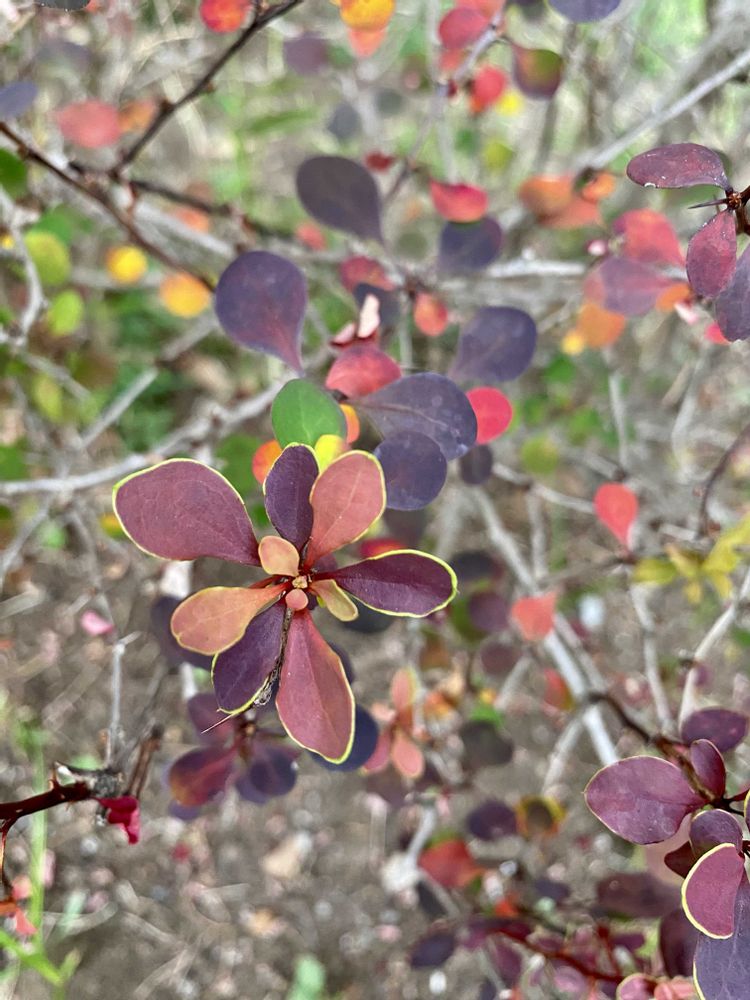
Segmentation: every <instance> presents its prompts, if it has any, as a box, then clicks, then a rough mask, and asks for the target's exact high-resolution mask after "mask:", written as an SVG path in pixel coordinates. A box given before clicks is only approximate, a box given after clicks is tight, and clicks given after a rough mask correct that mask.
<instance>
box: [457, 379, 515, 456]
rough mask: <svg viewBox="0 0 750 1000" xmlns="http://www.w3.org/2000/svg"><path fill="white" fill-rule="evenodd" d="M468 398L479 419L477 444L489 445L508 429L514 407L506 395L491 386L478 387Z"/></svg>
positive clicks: (467, 395) (468, 393)
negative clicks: (489, 442)
mask: <svg viewBox="0 0 750 1000" xmlns="http://www.w3.org/2000/svg"><path fill="white" fill-rule="evenodd" d="M466 397H467V399H468V400H469V402H470V403H471V407H472V409H473V410H474V413H475V414H476V417H477V441H476V443H477V444H487V442H488V441H493V440H494V439H495V438H496V437H499V436H500V435H501V434H503V433H504V432H505V431H506V430H507V429H508V425H509V424H510V422H511V420H512V419H513V407H512V405H511V402H510V400H509V399H508V397H507V396H506V395H505V393H503V392H500V390H499V389H494V388H492V387H491V386H478V387H477V388H476V389H469V391H468V392H467V393H466Z"/></svg>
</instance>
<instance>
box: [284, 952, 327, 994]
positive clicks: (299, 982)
mask: <svg viewBox="0 0 750 1000" xmlns="http://www.w3.org/2000/svg"><path fill="white" fill-rule="evenodd" d="M325 984H326V970H325V968H324V967H323V965H322V964H321V963H320V962H319V961H318V959H317V958H315V956H314V955H300V957H299V958H298V959H297V964H296V966H295V969H294V980H293V982H292V988H291V989H290V990H289V993H288V994H287V1000H322V997H323V990H324V989H325Z"/></svg>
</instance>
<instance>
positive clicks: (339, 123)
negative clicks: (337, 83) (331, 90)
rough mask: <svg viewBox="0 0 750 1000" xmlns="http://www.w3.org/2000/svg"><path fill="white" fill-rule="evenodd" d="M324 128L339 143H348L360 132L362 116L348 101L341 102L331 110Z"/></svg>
mask: <svg viewBox="0 0 750 1000" xmlns="http://www.w3.org/2000/svg"><path fill="white" fill-rule="evenodd" d="M326 128H327V129H328V131H329V132H330V133H331V135H332V136H333V137H334V139H338V141H339V142H349V141H350V140H351V139H353V138H354V137H355V136H356V135H359V133H360V132H361V131H362V116H361V115H360V113H359V111H357V109H356V108H355V107H354V105H353V104H350V103H349V102H348V101H342V102H341V103H340V104H337V105H336V107H335V108H334V109H333V113H332V114H331V117H330V118H329V119H328V122H327V124H326Z"/></svg>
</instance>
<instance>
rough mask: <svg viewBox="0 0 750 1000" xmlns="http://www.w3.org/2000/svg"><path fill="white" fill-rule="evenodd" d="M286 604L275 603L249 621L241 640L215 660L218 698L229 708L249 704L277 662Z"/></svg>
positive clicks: (214, 675)
mask: <svg viewBox="0 0 750 1000" xmlns="http://www.w3.org/2000/svg"><path fill="white" fill-rule="evenodd" d="M284 612H285V608H284V606H283V605H282V604H274V605H272V606H271V607H270V608H269V609H268V610H267V611H263V612H261V614H259V615H258V617H257V618H255V619H253V621H251V622H250V624H249V625H248V627H247V629H246V631H245V634H244V636H243V637H242V638H241V639H240V641H239V642H238V643H235V645H234V646H231V647H230V648H229V649H227V650H225V651H224V652H223V653H219V655H218V656H217V657H216V659H215V660H214V666H213V672H212V677H213V682H214V691H215V692H216V701H217V702H218V703H219V705H220V707H221V708H222V709H224V711H226V712H238V711H240V710H241V709H243V708H245V707H246V706H248V705H249V704H250V703H251V702H252V701H253V699H254V698H255V697H256V695H257V694H258V692H259V691H260V689H261V688H262V687H263V685H264V683H265V681H266V678H267V677H268V676H269V675H270V673H271V672H272V671H273V669H274V667H275V666H277V662H276V661H277V659H278V656H279V652H280V649H281V625H282V622H283V620H284Z"/></svg>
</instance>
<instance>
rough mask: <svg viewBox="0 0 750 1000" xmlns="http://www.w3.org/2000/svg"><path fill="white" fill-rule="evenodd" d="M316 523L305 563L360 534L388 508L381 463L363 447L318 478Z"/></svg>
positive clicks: (314, 504)
mask: <svg viewBox="0 0 750 1000" xmlns="http://www.w3.org/2000/svg"><path fill="white" fill-rule="evenodd" d="M310 504H311V505H312V509H313V526H312V532H311V534H310V541H309V543H308V547H307V552H306V554H305V564H306V565H307V566H314V565H315V563H316V562H317V561H318V560H319V559H320V558H321V557H322V556H326V555H329V554H330V553H331V552H335V551H336V550H337V549H340V548H342V547H343V546H344V545H348V544H349V543H350V542H354V541H356V540H357V539H358V538H360V537H361V536H362V535H364V533H365V532H366V531H367V529H368V528H369V527H370V526H371V525H372V524H373V523H374V522H375V521H377V519H378V518H379V517H380V515H381V514H382V513H383V510H384V509H385V480H384V479H383V470H382V469H381V468H380V463H379V462H378V460H377V459H376V458H373V456H372V455H368V454H367V453H366V452H364V451H349V452H347V453H346V454H345V455H342V456H341V458H337V459H336V460H335V461H334V462H331V464H330V465H329V466H328V468H327V469H325V470H324V471H323V472H322V473H321V474H320V475H319V476H318V478H317V479H316V480H315V484H314V486H313V488H312V491H311V492H310Z"/></svg>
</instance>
